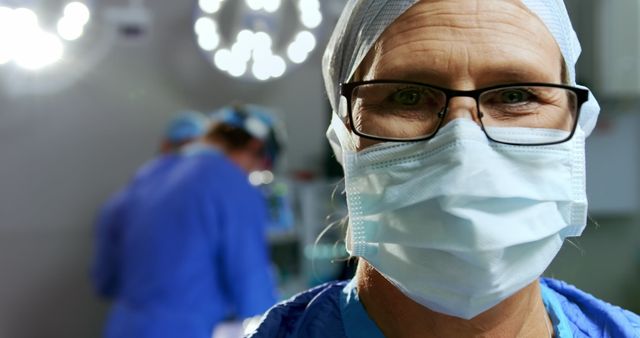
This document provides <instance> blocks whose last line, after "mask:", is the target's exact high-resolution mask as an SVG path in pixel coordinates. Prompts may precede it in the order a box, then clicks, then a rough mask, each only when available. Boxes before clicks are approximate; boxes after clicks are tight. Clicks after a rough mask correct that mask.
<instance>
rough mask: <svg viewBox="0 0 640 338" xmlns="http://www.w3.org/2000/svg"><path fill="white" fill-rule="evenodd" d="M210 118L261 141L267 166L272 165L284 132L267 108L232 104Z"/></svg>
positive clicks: (280, 147)
mask: <svg viewBox="0 0 640 338" xmlns="http://www.w3.org/2000/svg"><path fill="white" fill-rule="evenodd" d="M210 118H211V121H212V123H224V124H227V125H230V126H233V127H236V128H240V129H242V130H244V131H246V132H247V133H248V134H249V135H251V136H253V137H254V138H256V139H258V140H260V141H262V142H263V143H264V155H265V157H266V160H267V162H268V165H269V166H272V165H273V163H274V162H275V160H276V158H277V156H278V154H279V153H280V151H281V149H282V146H283V137H284V130H283V128H282V126H281V125H280V124H279V121H278V120H277V119H276V118H275V117H274V114H273V112H272V111H271V110H270V109H269V108H266V107H263V106H258V105H252V104H233V105H228V106H225V107H222V108H220V109H218V110H216V111H214V112H213V113H211V115H210Z"/></svg>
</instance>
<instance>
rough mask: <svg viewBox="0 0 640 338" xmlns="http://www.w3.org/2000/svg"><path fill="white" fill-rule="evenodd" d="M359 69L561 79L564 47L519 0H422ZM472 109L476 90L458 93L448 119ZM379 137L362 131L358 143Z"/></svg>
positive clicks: (487, 81)
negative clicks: (471, 93) (471, 95)
mask: <svg viewBox="0 0 640 338" xmlns="http://www.w3.org/2000/svg"><path fill="white" fill-rule="evenodd" d="M356 77H358V80H374V79H385V80H406V81H416V82H423V83H427V84H432V85H436V86H440V87H446V88H451V89H458V90H471V89H476V88H483V87H488V86H492V85H498V84H508V83H521V82H545V83H561V78H562V55H561V53H560V49H559V47H558V45H557V43H556V42H555V40H554V39H553V36H552V35H551V33H550V32H549V31H548V30H547V28H546V26H545V25H544V24H543V23H542V21H540V19H539V18H538V17H537V16H536V15H535V14H533V13H532V12H530V11H529V10H528V9H527V7H526V6H525V5H524V4H522V3H521V2H520V1H518V0H423V1H420V2H419V3H417V4H416V5H414V6H413V7H411V8H410V9H409V10H408V11H407V12H405V13H404V14H403V15H402V16H400V17H399V18H398V20H396V21H395V22H394V23H393V24H391V25H390V26H389V27H388V28H387V29H386V30H385V32H384V33H383V34H382V36H381V37H380V39H378V41H377V42H376V43H375V45H374V46H373V48H372V49H371V51H370V52H369V54H368V55H367V57H366V58H365V60H364V61H363V62H362V64H361V65H360V68H359V69H358V72H357V73H356ZM475 110H476V103H475V100H474V99H473V98H468V97H456V98H453V99H452V100H451V102H450V103H449V110H448V113H447V117H446V119H447V120H445V123H446V122H448V121H449V120H452V119H455V118H461V117H463V118H465V117H466V118H471V119H475V117H476V116H477V114H476V112H475ZM354 120H355V121H354V123H366V121H358V119H357V118H356V119H354ZM356 139H358V138H356ZM374 143H376V141H372V140H369V139H364V138H359V144H358V148H359V149H363V148H366V147H368V146H370V145H372V144H374Z"/></svg>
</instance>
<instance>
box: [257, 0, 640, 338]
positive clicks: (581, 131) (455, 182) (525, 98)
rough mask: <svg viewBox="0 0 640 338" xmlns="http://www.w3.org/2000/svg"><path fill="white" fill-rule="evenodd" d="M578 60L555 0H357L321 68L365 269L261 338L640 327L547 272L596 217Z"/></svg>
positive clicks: (540, 333) (637, 331) (269, 323)
mask: <svg viewBox="0 0 640 338" xmlns="http://www.w3.org/2000/svg"><path fill="white" fill-rule="evenodd" d="M579 53H580V45H579V43H578V41H577V39H576V35H575V33H574V31H573V29H572V27H571V24H570V22H569V17H568V15H567V12H566V9H565V6H564V4H563V2H562V1H560V0H524V1H520V0H380V1H369V0H350V1H348V2H347V4H346V7H345V10H344V12H343V14H342V16H341V18H340V20H339V22H338V25H337V27H336V29H335V31H334V34H333V37H332V39H331V41H330V43H329V45H328V48H327V50H326V53H325V57H324V65H323V66H324V67H323V68H324V77H325V84H326V87H327V92H328V96H329V99H330V101H331V104H332V107H333V110H334V115H333V119H332V122H331V126H330V127H329V131H328V137H329V140H330V142H331V144H332V145H333V147H334V151H335V153H336V156H337V158H338V159H339V160H340V161H341V163H342V166H343V168H344V172H345V191H346V197H347V204H348V212H349V229H348V233H347V235H346V241H347V248H348V251H349V253H350V254H351V255H352V256H356V257H358V258H359V263H358V268H357V272H356V276H355V277H354V278H353V279H352V280H351V281H348V282H333V283H329V284H326V285H322V286H319V287H317V288H315V289H312V290H310V291H307V292H304V293H302V294H300V295H298V296H296V297H294V298H292V299H291V300H289V301H286V302H284V303H282V304H279V305H277V306H276V307H274V308H272V309H271V310H270V311H269V312H268V313H267V315H266V316H265V317H264V318H263V321H262V324H261V325H260V326H259V327H258V329H256V330H255V331H254V332H253V333H251V334H250V335H249V336H250V337H253V338H257V337H260V338H262V337H280V338H282V337H305V338H315V337H332V338H341V337H349V338H357V337H369V338H371V337H394V338H395V337H424V338H429V337H456V338H460V337H462V338H464V337H510V338H511V337H536V338H540V337H562V338H565V337H616V338H630V337H639V336H640V318H639V317H638V316H637V315H635V314H633V313H631V312H629V311H626V310H623V309H621V308H619V307H616V306H613V305H610V304H608V303H605V302H603V301H601V300H598V299H596V298H594V297H593V296H591V295H588V294H586V293H584V292H582V291H580V290H578V289H577V288H575V287H573V286H571V285H568V284H566V283H564V282H562V281H558V280H554V279H548V278H541V277H540V276H541V275H542V273H543V272H544V271H545V269H546V268H547V266H549V264H550V262H551V261H552V259H553V258H554V257H555V255H556V254H557V252H558V251H559V250H560V247H561V246H562V244H563V242H564V240H565V239H567V238H569V237H576V236H580V234H581V233H582V231H583V229H584V228H585V224H586V216H587V199H586V194H585V156H584V142H585V138H586V137H587V136H588V135H589V133H590V132H591V131H592V130H593V128H594V125H595V122H596V118H597V115H598V111H599V107H598V105H597V103H596V101H595V99H594V98H593V97H592V95H591V93H590V92H589V90H588V89H586V88H584V87H581V86H578V85H577V84H576V82H575V67H574V66H575V63H576V60H577V58H578V55H579Z"/></svg>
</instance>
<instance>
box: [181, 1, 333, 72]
mask: <svg viewBox="0 0 640 338" xmlns="http://www.w3.org/2000/svg"><path fill="white" fill-rule="evenodd" d="M229 3H232V4H229ZM227 4H229V5H228V7H227ZM287 6H288V7H287ZM287 8H290V9H291V10H293V11H294V12H297V13H298V16H297V23H298V24H297V28H296V29H295V30H293V31H290V30H288V31H285V30H284V29H282V27H286V28H287V29H289V27H291V25H285V24H282V22H281V20H282V18H283V17H284V14H283V13H285V9H287ZM231 11H233V12H232V13H229V12H231ZM322 20H323V18H322V11H321V6H320V1H319V0H243V1H239V2H235V1H234V2H230V1H226V0H199V1H198V6H197V10H196V16H195V18H194V26H193V29H194V33H195V38H196V39H195V40H196V42H197V44H198V46H199V47H200V49H201V50H202V51H203V53H205V55H206V56H207V59H208V60H209V61H210V62H211V63H212V64H213V66H215V67H216V68H218V69H219V70H221V71H223V72H225V73H227V74H228V75H230V76H232V77H238V78H243V79H250V80H257V81H267V80H271V79H277V78H279V77H282V76H283V75H284V74H285V73H286V72H287V71H289V70H290V69H291V68H292V67H293V65H295V64H300V63H303V62H304V61H306V60H307V59H308V58H309V56H310V55H311V52H313V50H314V49H315V48H316V45H317V41H316V39H317V38H316V35H317V34H318V27H319V26H320V25H321V23H322ZM229 23H230V28H227V27H224V28H221V25H222V24H225V25H229Z"/></svg>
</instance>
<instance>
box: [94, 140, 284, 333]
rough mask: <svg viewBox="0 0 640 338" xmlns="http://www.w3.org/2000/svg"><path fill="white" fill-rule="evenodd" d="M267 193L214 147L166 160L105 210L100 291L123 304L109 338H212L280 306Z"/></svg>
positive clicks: (97, 268) (97, 270)
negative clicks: (223, 326) (231, 323)
mask: <svg viewBox="0 0 640 338" xmlns="http://www.w3.org/2000/svg"><path fill="white" fill-rule="evenodd" d="M266 222H267V210H266V206H265V201H264V198H263V196H262V195H261V193H260V192H259V191H258V190H257V189H256V188H255V187H253V186H251V185H250V184H249V182H248V179H247V175H246V174H245V173H244V172H242V171H241V170H240V168H238V167H237V166H236V165H235V164H233V163H232V162H231V161H229V160H228V159H227V158H226V157H225V156H224V155H222V154H221V153H220V152H218V151H215V150H214V149H213V148H207V147H202V146H199V147H192V148H190V149H188V151H185V152H183V153H179V154H171V155H165V156H161V157H159V158H157V159H155V160H153V161H151V162H149V163H148V164H147V165H145V166H144V167H143V168H142V169H140V170H139V171H138V173H137V174H136V176H135V177H134V178H133V180H132V181H131V182H130V184H129V185H128V186H127V187H125V188H124V189H122V190H121V191H120V192H118V193H117V194H115V195H114V196H113V197H112V198H111V199H110V200H109V201H108V202H107V203H106V204H105V206H104V208H103V210H102V212H101V214H100V216H99V219H98V222H97V224H96V239H95V241H96V253H95V260H94V264H93V267H92V279H93V282H94V287H95V289H96V290H97V292H98V293H100V294H101V295H103V296H105V297H108V298H111V299H113V300H114V304H113V307H112V310H111V313H110V316H109V319H108V323H107V327H106V331H105V336H106V337H113V338H116V337H118V338H123V337H136V338H145V337H153V338H162V337H185V338H189V337H194V338H196V337H202V338H204V337H206V338H210V337H211V333H212V330H213V328H214V326H215V325H216V324H217V323H218V322H220V321H221V320H222V319H224V318H225V317H229V316H234V317H235V318H239V319H242V318H247V317H251V316H255V315H258V314H261V313H263V312H264V311H266V310H267V309H268V308H269V307H270V306H272V305H273V304H274V303H275V302H276V299H277V298H276V292H275V283H274V279H273V276H272V275H271V271H270V261H269V257H268V253H267V247H266V238H265V231H266V229H265V225H266Z"/></svg>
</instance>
